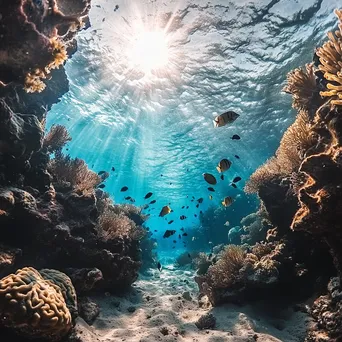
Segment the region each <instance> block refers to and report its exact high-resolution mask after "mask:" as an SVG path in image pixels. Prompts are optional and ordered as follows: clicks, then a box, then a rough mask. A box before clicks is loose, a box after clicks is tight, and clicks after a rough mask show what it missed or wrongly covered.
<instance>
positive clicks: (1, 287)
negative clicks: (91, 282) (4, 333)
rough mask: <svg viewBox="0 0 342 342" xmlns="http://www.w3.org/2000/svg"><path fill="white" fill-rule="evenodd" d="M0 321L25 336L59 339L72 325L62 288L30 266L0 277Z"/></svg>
mask: <svg viewBox="0 0 342 342" xmlns="http://www.w3.org/2000/svg"><path fill="white" fill-rule="evenodd" d="M67 286H70V285H69V284H68V285H67ZM71 286H72V285H71ZM0 322H1V323H0V324H1V325H4V326H5V327H10V328H13V329H15V331H16V332H17V333H18V334H21V335H23V336H25V337H31V338H46V339H48V340H51V341H58V340H60V339H61V338H62V337H63V336H65V335H66V334H67V333H68V332H69V331H70V329H71V328H72V318H71V314H70V311H69V309H68V308H67V305H66V303H65V300H64V296H63V293H62V290H61V288H60V287H59V286H57V285H56V284H54V283H53V282H51V281H49V280H46V279H44V277H43V276H42V275H41V274H40V273H39V272H38V271H37V270H35V269H34V268H32V267H25V268H23V269H19V270H18V271H17V272H16V273H15V274H10V275H8V276H7V277H5V278H3V279H1V280H0Z"/></svg>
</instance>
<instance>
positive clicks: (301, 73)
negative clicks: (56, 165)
mask: <svg viewBox="0 0 342 342" xmlns="http://www.w3.org/2000/svg"><path fill="white" fill-rule="evenodd" d="M283 91H284V92H286V93H289V94H292V107H293V108H295V109H297V110H304V111H309V110H310V109H311V108H312V106H313V102H314V101H315V98H316V97H317V95H318V87H317V85H316V76H315V67H314V65H313V63H311V64H306V65H305V69H304V68H298V69H295V70H293V71H291V72H290V73H288V74H287V85H286V86H285V87H284V88H283Z"/></svg>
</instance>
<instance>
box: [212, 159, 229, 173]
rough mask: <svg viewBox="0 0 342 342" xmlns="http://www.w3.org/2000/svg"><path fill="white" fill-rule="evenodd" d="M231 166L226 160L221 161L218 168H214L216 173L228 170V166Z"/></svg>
mask: <svg viewBox="0 0 342 342" xmlns="http://www.w3.org/2000/svg"><path fill="white" fill-rule="evenodd" d="M231 165H232V162H231V161H229V160H228V159H222V160H221V161H220V162H219V163H218V166H217V167H216V169H217V171H218V172H220V173H221V172H225V171H227V170H229V168H230V166H231Z"/></svg>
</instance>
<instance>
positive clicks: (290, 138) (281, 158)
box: [245, 110, 315, 193]
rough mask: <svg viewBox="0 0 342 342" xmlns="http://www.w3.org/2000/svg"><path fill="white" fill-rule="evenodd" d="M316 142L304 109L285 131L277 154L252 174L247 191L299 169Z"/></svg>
mask: <svg viewBox="0 0 342 342" xmlns="http://www.w3.org/2000/svg"><path fill="white" fill-rule="evenodd" d="M314 143H315V139H314V137H313V135H312V132H311V123H310V118H309V115H308V113H307V112H306V111H304V110H302V111H300V112H299V113H298V115H297V118H296V120H295V122H294V123H293V124H292V125H291V126H290V127H289V128H288V129H287V130H286V131H285V133H284V135H283V138H282V139H281V141H280V146H279V148H278V150H277V151H276V153H275V156H274V157H272V158H270V159H269V160H268V161H267V162H266V163H265V164H264V165H262V166H261V167H259V168H258V169H257V170H256V171H255V172H254V173H253V174H252V175H251V177H250V179H249V180H248V182H247V184H246V186H245V191H246V192H247V193H256V192H258V191H259V189H260V188H261V187H262V186H263V185H264V184H266V183H268V182H270V181H271V180H272V179H274V178H279V177H285V176H290V175H291V174H292V172H293V171H298V168H299V166H300V163H301V162H302V161H303V160H304V158H305V152H306V151H307V150H308V149H309V148H310V147H311V146H313V145H314Z"/></svg>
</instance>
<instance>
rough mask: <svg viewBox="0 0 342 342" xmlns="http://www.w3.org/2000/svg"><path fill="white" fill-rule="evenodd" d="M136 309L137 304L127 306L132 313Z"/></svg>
mask: <svg viewBox="0 0 342 342" xmlns="http://www.w3.org/2000/svg"><path fill="white" fill-rule="evenodd" d="M135 310H136V307H135V306H129V307H128V308H127V311H128V312H130V313H133V312H135Z"/></svg>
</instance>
